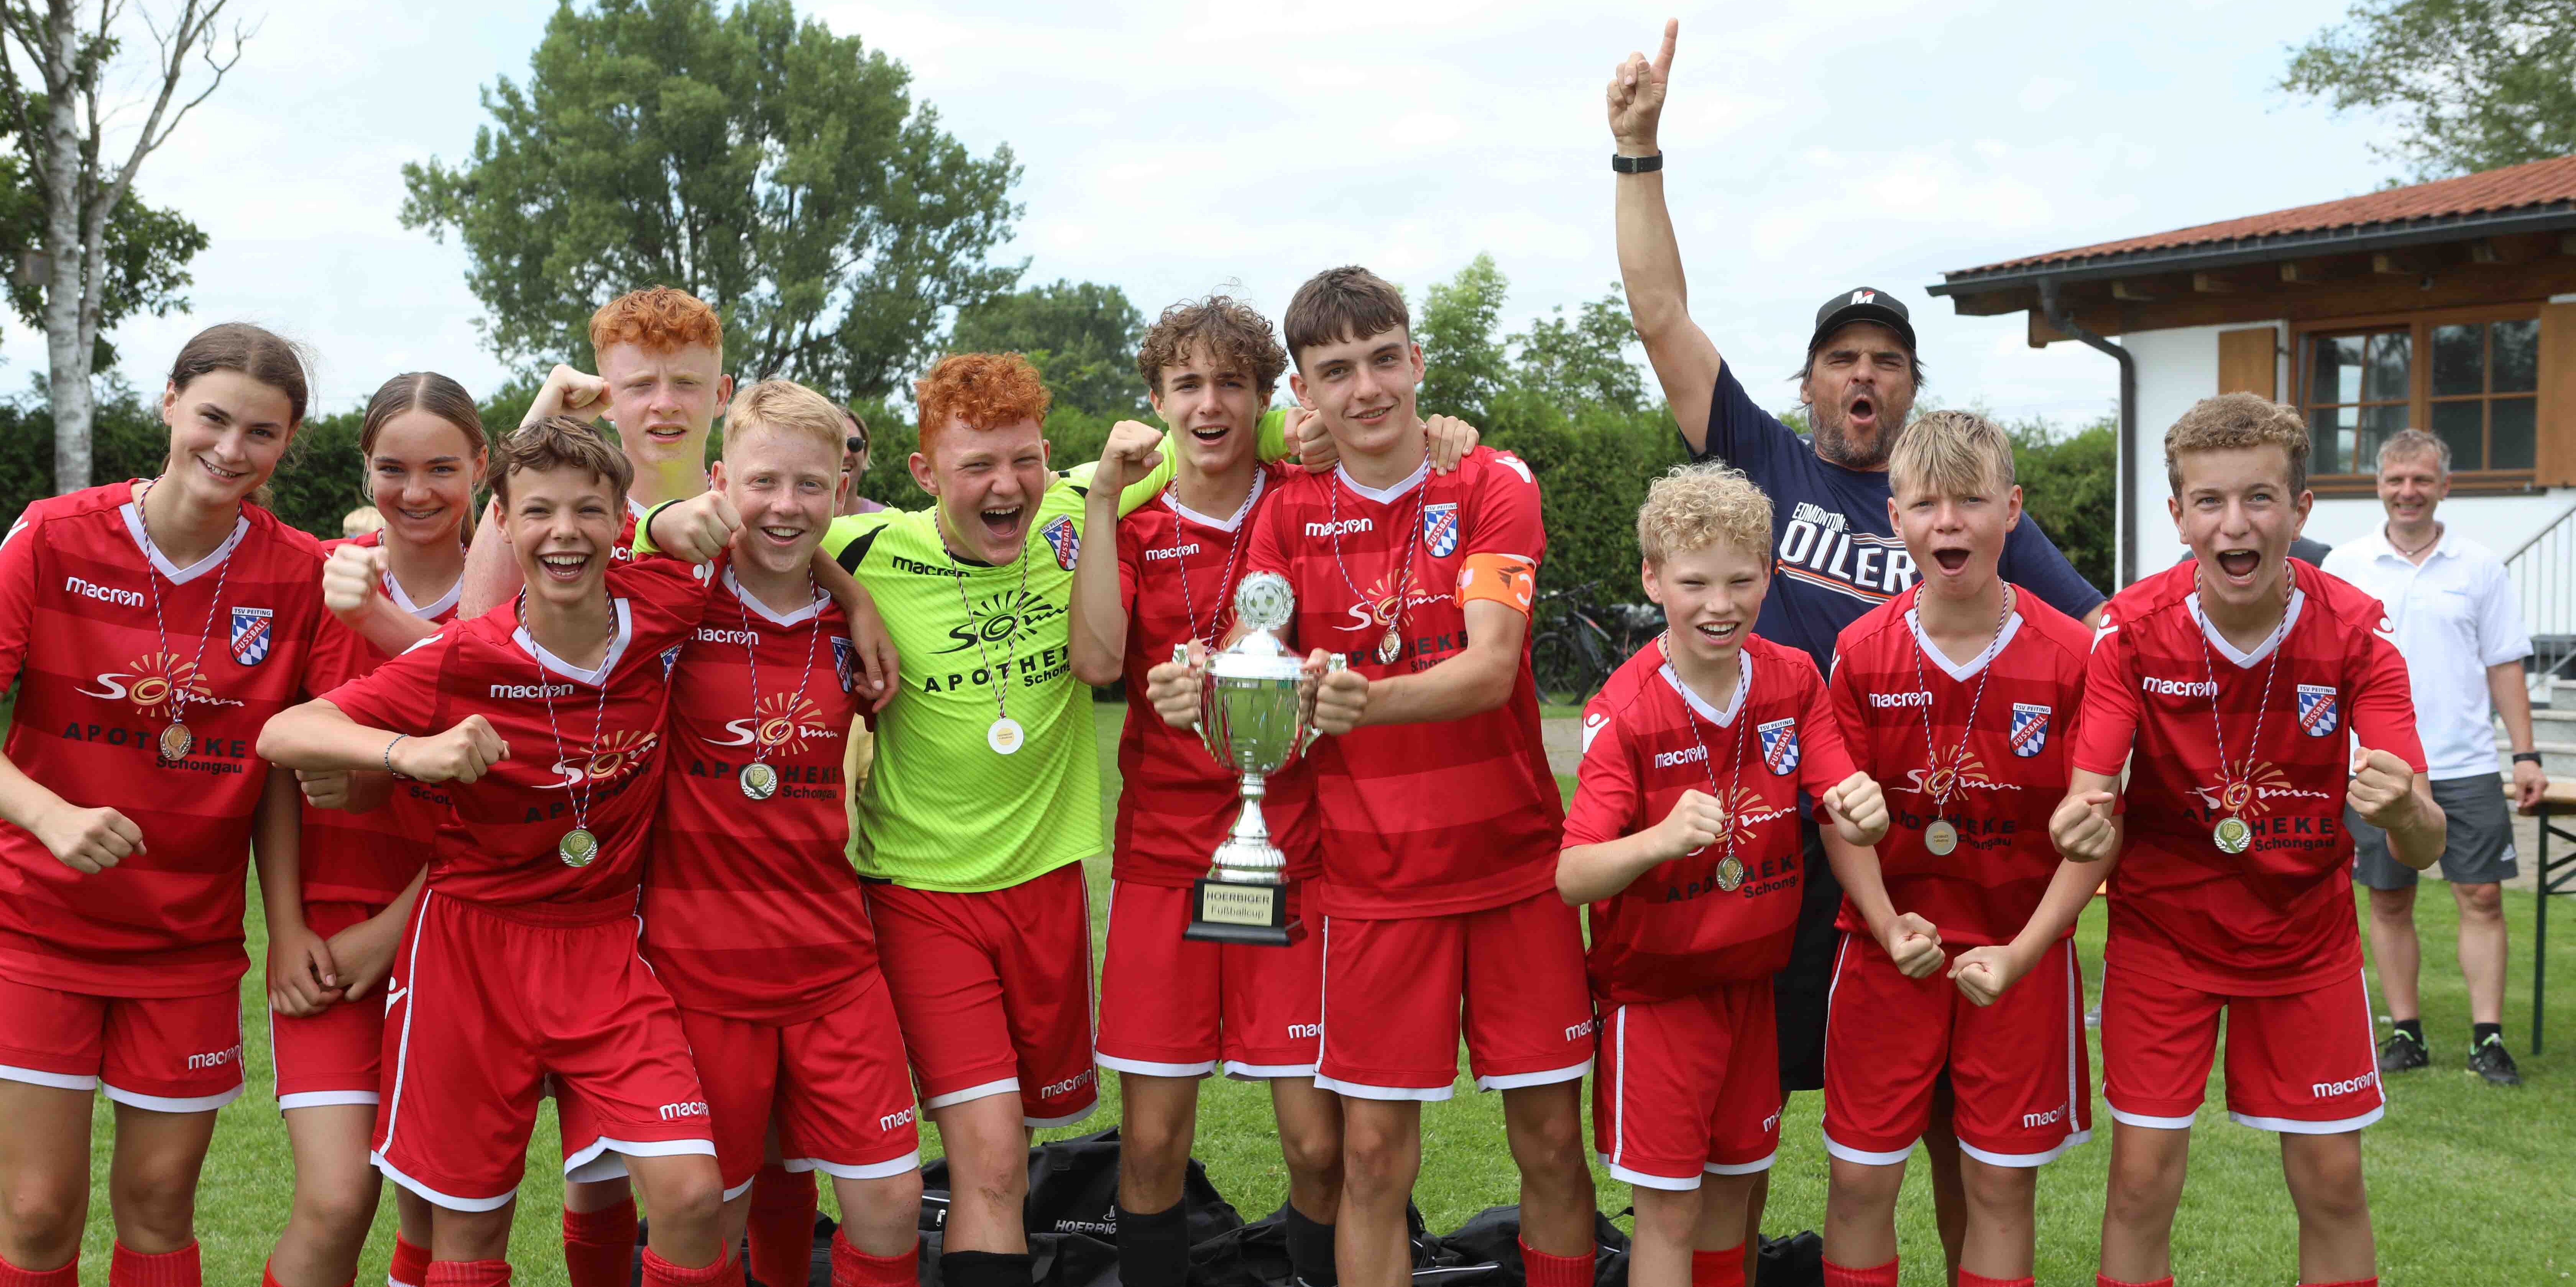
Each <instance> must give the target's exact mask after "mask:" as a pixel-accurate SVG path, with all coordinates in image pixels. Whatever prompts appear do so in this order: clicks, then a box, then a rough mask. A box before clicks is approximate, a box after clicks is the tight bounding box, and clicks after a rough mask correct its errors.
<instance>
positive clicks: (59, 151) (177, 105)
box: [0, 0, 245, 492]
mask: <svg viewBox="0 0 2576 1287" xmlns="http://www.w3.org/2000/svg"><path fill="white" fill-rule="evenodd" d="M226 3H227V0H184V3H182V4H181V5H179V6H178V8H177V10H176V11H175V12H165V13H163V14H161V15H160V16H159V17H158V18H157V19H156V18H155V17H154V16H152V15H151V14H148V13H147V14H144V15H142V22H143V25H144V28H145V29H146V30H147V31H148V32H149V33H150V34H151V38H152V42H153V45H154V55H153V57H152V59H151V60H150V61H149V62H148V64H145V65H143V66H136V65H134V63H133V62H132V61H129V60H126V59H123V58H121V57H120V55H121V54H122V53H123V52H124V49H125V45H126V37H125V35H124V34H121V33H123V32H124V31H125V30H126V29H125V28H123V27H120V26H119V23H120V20H121V18H122V15H123V10H124V5H123V4H121V3H102V4H97V5H82V4H79V3H77V2H76V0H44V2H43V3H42V4H41V5H39V4H38V3H36V0H0V131H5V132H6V133H8V134H10V135H11V136H13V138H14V139H15V149H14V150H15V156H14V157H12V158H11V161H10V164H9V167H8V169H7V171H6V172H5V173H0V207H5V209H0V214H5V215H6V216H7V217H6V218H5V219H0V229H5V230H6V231H5V232H0V242H5V243H6V244H5V246H0V249H7V250H14V251H17V252H19V254H18V256H13V258H17V259H18V263H16V264H13V265H11V267H12V268H20V267H22V266H23V268H24V269H26V270H29V271H25V272H24V273H23V276H24V277H26V278H27V279H29V280H26V281H19V282H14V283H13V284H12V288H11V290H10V292H9V296H10V305H11V306H12V307H13V308H15V309H17V310H18V312H19V315H20V316H21V317H29V318H31V319H32V320H33V322H34V324H36V325H38V326H40V327H42V328H43V329H44V332H45V360H46V374H45V394H46V398H47V431H48V433H49V434H50V435H51V436H52V438H53V449H54V488H55V490H57V491H62V492H69V491H76V490H78V489H80V488H83V487H87V486H89V483H90V465H91V440H92V424H93V416H94V413H95V410H96V405H97V390H96V389H94V388H93V387H91V379H90V377H91V375H92V373H93V372H95V371H96V370H97V369H98V366H99V364H100V363H101V362H104V361H108V360H111V359H112V358H113V355H114V354H113V350H110V349H107V348H105V346H104V345H103V343H102V341H101V335H102V333H103V332H105V331H107V330H109V329H111V328H112V327H113V326H114V324H115V322H117V321H119V320H122V319H123V318H125V317H126V316H129V315H131V314H132V313H133V312H134V311H135V310H136V309H138V308H141V309H149V310H151V311H154V312H165V311H167V310H169V309H171V308H176V307H180V306H182V305H184V303H185V301H184V300H180V299H179V298H177V297H176V295H174V294H173V292H174V291H176V290H178V289H179V288H180V287H183V286H185V285H187V284H188V275H187V272H186V265H187V262H188V260H189V259H190V258H191V257H193V256H194V255H195V254H196V253H197V252H198V251H200V250H202V249H204V248H205V245H206V235H205V233H203V232H201V231H199V230H198V229H197V227H196V226H195V225H194V224H191V223H189V222H188V221H187V220H185V219H183V218H181V217H179V216H178V215H176V214H172V213H170V212H168V211H163V210H154V209H152V208H151V207H149V206H146V205H144V204H143V203H142V202H141V201H140V200H137V199H136V198H135V196H134V178H135V175H136V174H137V173H139V172H140V171H141V170H142V168H143V160H144V158H145V157H148V156H150V155H152V153H153V152H155V151H157V150H159V148H160V147H161V145H162V144H164V143H167V142H169V141H170V136H171V135H172V134H173V133H175V132H177V130H178V128H179V123H180V122H181V121H183V120H185V119H187V116H188V113H189V112H190V111H192V110H194V109H195V108H196V106H197V105H198V104H200V103H203V102H205V101H206V98H207V96H208V95H210V94H213V93H214V92H215V89H216V87H217V86H218V85H221V84H222V83H223V79H224V76H225V74H226V73H227V72H230V71H231V70H232V68H233V64H235V63H236V62H238V61H240V59H241V49H242V41H243V40H244V39H245V36H244V34H243V32H242V31H241V29H239V28H238V27H237V28H235V29H234V31H233V34H232V37H231V39H230V40H229V41H226V40H225V39H224V37H223V35H222V33H221V32H219V31H218V30H217V28H216V20H217V19H218V18H220V17H221V16H222V14H223V10H224V5H225V4H226ZM22 63H23V64H24V70H23V72H22V70H21V64H22ZM200 63H202V64H203V65H204V68H205V71H206V73H207V75H206V77H205V80H204V83H203V85H202V87H201V88H196V89H194V91H193V94H190V93H183V92H182V90H183V87H184V86H188V85H189V83H190V81H191V79H192V78H193V77H195V76H196V75H197V72H196V70H195V69H196V67H197V66H198V64H200ZM22 76H23V77H24V78H23V79H22ZM129 85H132V86H137V87H141V88H143V89H144V91H145V96H146V98H147V99H148V102H149V106H148V107H147V106H144V105H143V103H141V102H136V101H129V100H126V99H124V90H125V88H126V87H127V86H129ZM138 108H139V109H140V114H141V117H142V119H141V121H140V123H139V128H136V127H135V124H134V114H135V111H136V109H138ZM129 129H131V130H132V132H131V133H130V134H129V133H128V132H127V131H128V130H129ZM111 134H113V135H115V136H116V137H115V140H114V141H113V143H111V141H110V139H109V135H111Z"/></svg>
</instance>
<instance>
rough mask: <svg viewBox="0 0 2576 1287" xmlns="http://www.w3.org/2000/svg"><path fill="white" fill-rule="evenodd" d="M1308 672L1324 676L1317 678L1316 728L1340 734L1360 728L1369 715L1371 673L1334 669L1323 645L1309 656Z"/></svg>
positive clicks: (1334, 734)
mask: <svg viewBox="0 0 2576 1287" xmlns="http://www.w3.org/2000/svg"><path fill="white" fill-rule="evenodd" d="M1306 672H1307V673H1308V674H1320V675H1321V676H1322V678H1320V679H1318V680H1316V681H1315V731H1316V732H1318V733H1330V734H1332V735H1333V736H1335V737H1339V736H1341V735H1342V734H1344V733H1347V732H1350V731H1351V730H1352V729H1355V728H1358V727H1359V726H1360V720H1361V719H1362V718H1363V717H1365V716H1366V715H1367V714H1368V704H1369V681H1368V676H1366V675H1363V674H1361V673H1360V672H1358V671H1356V670H1352V669H1349V668H1348V667H1341V668H1333V667H1332V654H1331V653H1328V652H1325V651H1324V650H1323V649H1321V648H1318V649H1316V650H1315V651H1314V654H1313V655H1312V656H1310V657H1308V658H1306Z"/></svg>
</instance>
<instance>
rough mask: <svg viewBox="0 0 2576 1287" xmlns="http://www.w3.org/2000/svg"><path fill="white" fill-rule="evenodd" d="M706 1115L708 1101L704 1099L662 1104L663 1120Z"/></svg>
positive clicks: (670, 1120) (674, 1120)
mask: <svg viewBox="0 0 2576 1287" xmlns="http://www.w3.org/2000/svg"><path fill="white" fill-rule="evenodd" d="M706 1115H707V1101H705V1100H703V1099H690V1100H683V1101H681V1102H679V1103H677V1104H664V1105H662V1120H663V1121H666V1122H676V1121H679V1120H680V1119H682V1118H684V1117H704V1116H706Z"/></svg>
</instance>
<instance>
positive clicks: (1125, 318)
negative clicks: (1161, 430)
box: [948, 280, 1145, 459]
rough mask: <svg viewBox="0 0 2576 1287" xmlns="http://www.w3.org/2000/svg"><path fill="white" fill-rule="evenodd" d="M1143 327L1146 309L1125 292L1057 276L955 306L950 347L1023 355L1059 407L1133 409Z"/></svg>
mask: <svg viewBox="0 0 2576 1287" xmlns="http://www.w3.org/2000/svg"><path fill="white" fill-rule="evenodd" d="M1144 333H1145V318H1144V315H1143V314H1141V313H1139V312H1137V311H1136V306H1135V305H1134V304H1131V303H1129V302H1128V301H1127V293H1126V292H1125V291H1122V290H1120V289H1118V288H1117V287H1115V286H1104V285H1101V284H1100V283H1098V282H1073V281H1061V280H1059V281H1057V282H1055V283H1053V284H1051V285H1046V286H1032V287H1027V288H1025V289H1021V290H1016V291H1011V292H1009V293H1007V294H1001V295H995V296H992V297H991V298H989V299H986V300H984V301H983V302H982V303H979V304H974V305H970V306H968V307H965V308H961V309H959V310H958V311H957V329H956V332H955V334H954V336H953V337H952V338H951V339H950V341H949V346H948V347H949V350H950V351H951V352H958V353H1003V352H1009V353H1020V354H1024V355H1026V356H1027V357H1028V359H1029V361H1030V363H1031V364H1032V365H1034V366H1036V367H1037V369H1038V374H1039V376H1041V377H1042V378H1044V379H1045V381H1046V386H1047V392H1048V393H1050V394H1052V395H1054V398H1055V404H1056V405H1057V406H1060V407H1070V408H1074V409H1077V410H1080V411H1084V412H1088V413H1090V414H1093V415H1113V413H1114V415H1117V416H1131V415H1134V414H1136V413H1137V412H1138V411H1139V410H1141V409H1142V408H1143V407H1144V405H1145V393H1144V389H1143V388H1142V386H1140V385H1139V384H1138V383H1137V380H1136V345H1137V344H1138V343H1139V342H1141V341H1142V340H1143V338H1144ZM1086 459H1087V458H1086Z"/></svg>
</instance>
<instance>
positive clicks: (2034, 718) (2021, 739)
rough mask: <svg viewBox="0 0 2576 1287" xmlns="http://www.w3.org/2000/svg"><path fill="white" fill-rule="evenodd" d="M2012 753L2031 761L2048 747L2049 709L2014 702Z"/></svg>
mask: <svg viewBox="0 0 2576 1287" xmlns="http://www.w3.org/2000/svg"><path fill="white" fill-rule="evenodd" d="M2011 741H2012V753H2013V754H2015V755H2018V756H2020V757H2022V758H2023V759H2025V760H2026V759H2029V758H2030V757H2032V756H2034V755H2037V754H2039V752H2040V749H2041V748H2043V747H2045V746H2047V745H2048V708H2047V707H2045V706H2034V705H2032V704H2030V703H2028V702H2014V703H2013V714H2012V733H2011Z"/></svg>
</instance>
